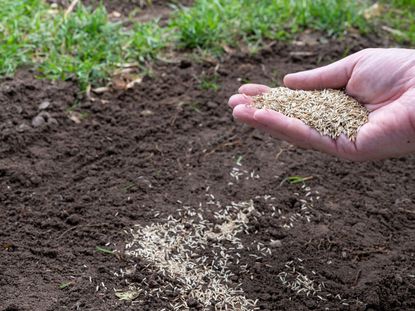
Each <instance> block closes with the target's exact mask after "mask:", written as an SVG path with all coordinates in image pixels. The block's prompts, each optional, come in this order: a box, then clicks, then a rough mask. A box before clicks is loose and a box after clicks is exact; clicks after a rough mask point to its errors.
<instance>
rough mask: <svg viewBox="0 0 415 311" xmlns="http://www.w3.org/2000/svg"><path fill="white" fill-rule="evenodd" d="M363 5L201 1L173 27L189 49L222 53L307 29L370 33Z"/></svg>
mask: <svg viewBox="0 0 415 311" xmlns="http://www.w3.org/2000/svg"><path fill="white" fill-rule="evenodd" d="M366 6H367V4H364V3H362V2H355V1H339V0H301V1H293V0H262V1H259V2H257V1H251V0H214V1H212V0H199V1H196V3H195V5H194V6H193V7H191V8H188V9H183V10H180V11H178V12H177V14H176V16H175V17H174V18H173V19H172V21H171V25H172V26H173V27H175V28H176V29H177V31H178V41H179V44H180V46H182V47H184V48H189V49H194V48H203V49H206V48H210V49H213V50H220V49H221V47H222V46H223V45H225V44H226V45H230V46H236V45H237V44H238V43H239V42H240V40H241V39H242V40H244V41H245V42H246V43H251V44H252V43H256V42H258V41H261V40H264V39H272V40H285V39H289V38H290V37H292V35H293V34H295V33H298V32H300V31H302V30H304V29H306V28H311V29H316V30H321V31H324V32H326V33H328V35H342V34H343V33H344V32H345V31H346V30H347V29H348V28H350V27H355V28H357V29H359V30H361V31H362V32H364V31H367V23H366V21H365V19H364V17H363V16H362V10H363V9H364V8H365V7H366Z"/></svg>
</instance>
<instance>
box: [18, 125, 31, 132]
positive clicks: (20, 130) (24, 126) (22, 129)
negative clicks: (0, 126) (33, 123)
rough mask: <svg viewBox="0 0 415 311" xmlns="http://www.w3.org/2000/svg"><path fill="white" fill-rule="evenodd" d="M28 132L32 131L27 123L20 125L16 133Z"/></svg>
mask: <svg viewBox="0 0 415 311" xmlns="http://www.w3.org/2000/svg"><path fill="white" fill-rule="evenodd" d="M28 130H30V126H29V125H27V124H26V123H22V124H20V125H18V126H17V127H16V131H17V132H18V133H23V132H26V131H28Z"/></svg>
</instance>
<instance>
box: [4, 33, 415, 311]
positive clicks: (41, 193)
mask: <svg viewBox="0 0 415 311" xmlns="http://www.w3.org/2000/svg"><path fill="white" fill-rule="evenodd" d="M376 44H377V43H376V42H371V41H362V40H351V41H347V42H343V43H337V42H329V43H328V44H326V45H321V46H316V45H313V46H299V45H297V46H286V45H274V46H272V47H270V48H269V49H267V50H264V51H263V52H261V53H260V54H258V55H256V56H252V57H246V56H245V55H243V54H235V55H232V56H231V57H228V58H227V59H225V60H224V62H223V63H220V64H219V63H214V62H212V63H210V62H203V63H196V62H192V61H189V60H186V59H183V60H181V61H180V60H179V61H177V62H175V63H162V62H160V63H158V64H156V65H155V66H154V68H153V75H152V76H146V77H144V78H143V80H142V82H141V83H139V84H137V85H135V86H134V87H133V88H131V89H129V90H125V91H116V90H113V91H111V92H106V93H104V94H93V96H94V100H93V101H92V100H86V99H80V98H79V95H78V91H77V89H76V87H75V86H74V84H73V83H71V82H65V83H51V82H46V81H39V80H35V79H34V78H33V76H32V74H30V73H28V72H22V73H20V74H19V75H18V76H17V77H16V78H15V79H13V80H2V81H1V84H0V139H1V144H0V188H1V189H2V191H1V192H0V206H1V215H2V216H1V217H0V218H1V220H0V254H1V256H0V267H1V271H2V272H1V278H0V289H1V291H2V298H1V299H0V310H2V311H3V310H9V311H10V310H163V308H164V310H174V307H172V306H171V305H170V303H173V302H174V301H175V300H177V299H178V298H181V297H186V300H185V301H184V302H185V303H186V304H187V306H188V309H190V310H203V304H202V302H201V299H199V298H200V297H199V298H197V296H192V294H191V291H189V292H188V294H189V295H188V296H185V295H184V294H183V293H184V292H185V287H184V285H183V284H184V283H183V280H182V279H180V278H179V277H178V276H177V274H174V273H164V274H163V272H162V271H161V270H160V265H161V264H162V263H163V262H162V263H160V262H159V263H158V264H157V262H154V260H151V257H146V256H143V254H140V253H139V252H138V253H137V254H138V255H137V256H135V255H134V254H132V253H131V251H132V250H133V248H132V245H129V243H132V241H133V239H134V237H135V240H138V241H139V240H140V237H141V238H142V237H143V232H147V231H143V230H145V228H146V227H150V228H154V227H151V226H157V225H160V226H163V225H166V226H167V224H168V223H169V221H171V219H172V217H173V218H174V219H175V220H176V221H177V223H178V224H180V226H183V227H178V225H177V226H176V227H175V228H176V229H177V228H183V230H184V232H190V231H191V230H193V229H192V224H199V225H200V223H201V221H202V220H206V221H207V223H208V225H206V226H207V228H208V229H207V231H206V232H212V233H209V234H210V235H211V236H210V239H211V240H209V239H207V240H208V241H210V242H209V243H207V244H206V245H204V244H203V245H204V246H205V249H203V248H202V247H201V246H200V245H202V244H200V243H199V244H197V247H195V248H194V250H193V252H194V253H196V255H195V259H194V260H195V261H196V259H197V258H204V257H203V256H205V257H206V258H208V259H209V260H210V261H209V265H207V264H206V266H207V270H203V271H211V270H210V268H212V269H214V267H217V268H218V269H219V272H220V269H221V267H223V266H225V267H226V269H225V270H224V272H223V273H225V272H226V275H227V277H228V278H229V279H228V280H226V282H225V281H224V279H225V278H226V277H223V278H221V279H220V280H221V284H225V285H226V286H227V288H228V289H230V290H231V291H234V292H233V293H234V294H235V293H236V291H237V292H238V294H237V295H236V294H235V295H236V296H238V297H244V298H246V299H247V301H249V302H255V307H256V308H258V309H259V310H414V308H415V300H414V297H415V278H414V276H415V270H414V267H413V256H414V252H415V242H414V236H415V226H414V221H413V220H414V213H415V196H414V191H413V188H414V184H415V180H414V177H413V176H414V169H415V158H414V157H411V156H410V157H405V158H401V159H395V160H386V161H382V162H374V163H350V162H342V161H339V160H336V159H334V158H332V157H329V156H326V155H322V154H319V153H316V152H312V151H304V150H300V149H297V148H295V147H292V146H289V145H287V144H284V143H282V142H279V141H277V140H274V139H271V138H269V137H267V136H265V135H263V134H261V133H259V132H257V131H256V130H252V129H251V128H248V127H244V126H242V125H240V124H236V123H235V122H234V121H233V120H232V118H231V114H230V111H229V109H228V107H227V106H226V101H227V99H228V97H229V95H231V94H232V93H233V92H235V90H237V88H238V86H239V85H240V84H241V83H242V82H246V81H248V80H250V81H255V82H260V83H266V84H270V85H274V86H275V85H277V84H278V83H280V81H281V77H282V76H283V74H285V73H287V72H291V71H296V70H301V69H307V68H311V67H314V66H316V65H318V64H323V63H327V62H329V61H331V60H334V59H338V58H339V57H341V56H342V55H343V53H344V51H345V49H346V47H347V48H350V49H351V50H352V51H355V50H358V49H360V48H362V47H366V46H375V45H376ZM305 52H307V53H305ZM206 79H208V80H209V81H211V82H212V81H214V82H215V83H216V85H217V87H215V88H213V87H212V88H209V87H206V84H203V83H202V82H203V81H205V80H206ZM203 85H205V86H203ZM209 85H211V86H212V84H209ZM46 102H48V103H49V104H45V103H46ZM74 112H76V113H77V114H76V116H77V120H78V121H80V122H74V121H73V118H72V119H71V115H73V113H74ZM45 113H47V115H46V114H45ZM39 114H42V117H41V119H42V120H43V121H39V120H40V119H39V118H38V121H39V122H40V123H41V124H37V123H36V124H33V120H34V118H36V117H37V116H39ZM289 176H307V177H309V178H307V181H306V182H305V185H303V184H302V183H299V184H290V183H289V182H288V181H287V180H286V177H289ZM311 177H312V178H311ZM251 201H252V206H253V207H254V210H252V211H251V212H250V213H249V215H247V217H248V218H249V219H247V221H245V224H246V226H244V227H243V230H242V231H240V230H239V229H235V227H232V226H230V228H231V229H232V228H234V229H235V230H236V231H235V230H231V232H236V234H235V236H234V237H232V238H237V239H239V241H240V244H241V245H242V246H243V248H241V249H237V247H236V246H235V245H234V244H232V242H231V241H232V240H231V241H227V240H226V239H225V240H221V242H220V243H219V244H218V235H219V234H220V233H221V232H227V231H226V230H225V231H223V230H224V228H227V227H226V226H227V225H226V224H228V225H229V220H226V219H225V218H223V217H224V215H226V213H225V212H224V209H226V207H227V206H232V204H239V203H240V202H251ZM232 202H233V203H232ZM185 210H187V211H190V212H191V214H189V213H188V212H186V214H185V213H184V211H185ZM193 213H196V214H193ZM198 214H200V215H201V216H199V215H198ZM189 215H190V216H189ZM235 215H238V211H234V212H232V213H231V218H230V219H235ZM200 217H201V218H202V219H201V218H200ZM248 220H249V221H248ZM173 227H174V226H173ZM170 228H172V227H170ZM222 229H223V230H222ZM228 229H229V228H228ZM192 232H193V231H192ZM133 233H134V234H133ZM179 236H180V235H179ZM186 236H187V237H188V236H189V235H186ZM206 237H208V236H206ZM156 245H157V244H156ZM215 245H216V246H218V245H219V246H222V247H223V248H225V250H224V253H223V254H224V256H225V257H226V258H228V257H227V256H230V257H229V258H228V262H227V263H226V265H224V264H223V263H222V265H217V264H215V262H213V263H212V261H211V260H212V259H214V257H215V256H216V258H221V259H222V260H223V258H224V257H223V256H222V255H220V248H219V249H217V248H216V249H215ZM97 246H98V247H99V248H97ZM153 246H154V245H153ZM179 250H180V249H172V254H177V252H178V251H179ZM187 251H188V250H187ZM187 251H186V252H187ZM213 251H215V252H216V253H217V252H218V251H219V253H218V254H219V255H215V253H214V252H213ZM136 252H137V249H136ZM175 252H176V253H175ZM186 252H185V253H186ZM236 253H238V254H239V255H236ZM181 254H183V253H181ZM189 255H190V253H189ZM208 259H205V261H206V262H208ZM200 260H202V259H199V261H200ZM187 263H188V262H187ZM199 268H200V262H197V263H196V265H195V266H194V271H196V272H198V271H199V272H200V271H201V270H200V269H199ZM198 269H199V270H198ZM169 271H171V270H169ZM172 271H173V270H172ZM219 272H218V274H217V275H222V276H223V275H225V274H220V273H219ZM186 273H187V274H186ZM186 273H185V272H183V271H181V272H180V275H182V276H183V275H185V276H189V275H191V273H190V272H186ZM212 273H213V272H212ZM215 273H216V272H215ZM221 273H222V272H221ZM199 275H200V274H199ZM215 275H216V274H215ZM197 280H198V282H199V283H198V284H199V285H201V286H202V289H203V290H205V287H203V286H204V285H206V284H204V283H203V282H207V283H208V281H209V280H208V279H207V280H203V278H202V279H197ZM208 284H209V283H208ZM158 288H168V289H170V291H167V290H166V291H163V294H164V296H162V295H160V293H159V297H157V293H156V292H157V289H158ZM175 288H176V291H175V290H174V289H175ZM114 289H116V290H117V291H115V290H114ZM137 289H139V290H140V291H139V292H138V293H137V292H135V293H134V292H133V293H131V292H132V291H137ZM178 289H179V290H178ZM129 291H130V293H129V294H132V295H134V298H135V300H134V301H133V303H132V302H131V301H124V300H120V299H119V295H118V296H117V295H116V293H118V294H119V293H128V292H129ZM205 292H206V291H205ZM146 293H147V295H146ZM185 294H187V292H186V293H185ZM121 297H122V296H121ZM130 297H131V296H130ZM166 297H167V299H166ZM192 299H193V300H192ZM241 299H242V298H241ZM179 300H180V299H179ZM211 304H213V305H214V301H213V300H211ZM219 304H220V301H217V305H219ZM181 308H184V307H181ZM214 308H215V307H214V306H211V309H212V310H214Z"/></svg>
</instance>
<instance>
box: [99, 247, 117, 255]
mask: <svg viewBox="0 0 415 311" xmlns="http://www.w3.org/2000/svg"><path fill="white" fill-rule="evenodd" d="M95 250H96V251H97V252H99V253H104V254H111V255H114V251H113V250H110V249H108V248H105V247H100V246H97V247H96V248H95Z"/></svg>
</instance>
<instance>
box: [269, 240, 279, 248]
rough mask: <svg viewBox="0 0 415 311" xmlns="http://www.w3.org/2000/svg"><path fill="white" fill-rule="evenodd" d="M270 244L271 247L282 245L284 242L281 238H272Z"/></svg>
mask: <svg viewBox="0 0 415 311" xmlns="http://www.w3.org/2000/svg"><path fill="white" fill-rule="evenodd" d="M269 245H270V246H271V247H281V246H282V242H281V240H271V242H270V243H269Z"/></svg>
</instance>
